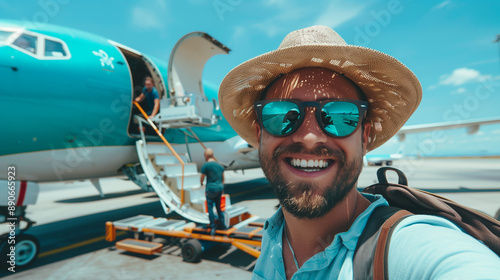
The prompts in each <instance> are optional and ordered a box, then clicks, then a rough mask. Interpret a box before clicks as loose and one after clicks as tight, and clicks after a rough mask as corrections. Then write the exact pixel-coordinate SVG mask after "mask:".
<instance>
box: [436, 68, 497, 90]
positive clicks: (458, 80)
mask: <svg viewBox="0 0 500 280" xmlns="http://www.w3.org/2000/svg"><path fill="white" fill-rule="evenodd" d="M487 78H489V76H486V75H481V73H479V71H477V70H474V69H470V68H458V69H455V70H453V72H452V73H451V75H448V74H446V75H443V76H441V78H440V81H439V84H441V85H453V86H459V85H463V84H465V83H468V82H473V81H484V80H485V79H487Z"/></svg>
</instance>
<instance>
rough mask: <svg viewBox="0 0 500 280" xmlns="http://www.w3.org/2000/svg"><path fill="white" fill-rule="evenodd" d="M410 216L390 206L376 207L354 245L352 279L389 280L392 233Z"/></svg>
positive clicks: (408, 213) (407, 212)
mask: <svg viewBox="0 0 500 280" xmlns="http://www.w3.org/2000/svg"><path fill="white" fill-rule="evenodd" d="M411 214H412V213H411V212H409V211H406V210H403V209H400V208H397V207H392V206H381V207H377V208H376V209H375V210H374V211H373V213H372V214H371V216H370V218H369V219H368V222H367V224H366V226H365V228H364V230H363V232H362V233H361V235H360V236H359V239H358V243H357V245H356V250H355V252H354V257H353V273H354V275H353V276H354V278H353V279H355V280H357V279H363V280H364V279H374V280H382V279H389V275H388V274H387V256H388V249H389V243H390V238H391V235H392V231H393V230H394V228H396V226H397V224H398V223H399V222H400V221H402V220H403V219H404V218H405V217H407V216H408V215H411Z"/></svg>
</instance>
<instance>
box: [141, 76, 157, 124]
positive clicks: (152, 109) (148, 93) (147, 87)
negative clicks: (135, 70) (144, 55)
mask: <svg viewBox="0 0 500 280" xmlns="http://www.w3.org/2000/svg"><path fill="white" fill-rule="evenodd" d="M144 98H146V101H147V103H148V111H146V113H147V114H148V116H149V118H150V119H152V118H153V117H154V116H156V114H158V111H159V109H160V96H159V95H158V91H157V90H156V88H155V87H154V83H153V78H151V77H146V78H145V79H144V88H143V89H142V93H141V95H139V96H138V97H137V98H136V99H135V101H137V102H141V101H143V100H144Z"/></svg>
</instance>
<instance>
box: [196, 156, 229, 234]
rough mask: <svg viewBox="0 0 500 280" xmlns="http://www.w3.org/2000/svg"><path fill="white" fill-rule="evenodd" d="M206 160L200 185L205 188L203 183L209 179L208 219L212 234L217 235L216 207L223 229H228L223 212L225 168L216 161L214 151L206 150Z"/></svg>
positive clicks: (206, 190) (206, 192) (207, 188)
mask: <svg viewBox="0 0 500 280" xmlns="http://www.w3.org/2000/svg"><path fill="white" fill-rule="evenodd" d="M205 160H206V163H205V164H203V166H202V167H201V178H200V184H201V186H202V187H203V182H204V181H205V177H207V184H206V186H205V194H206V198H207V208H208V218H209V219H210V234H211V235H215V229H216V225H215V214H214V205H215V208H216V209H217V215H218V220H219V224H220V225H221V228H222V229H225V228H226V225H225V223H224V212H222V208H221V198H222V194H223V193H224V167H223V166H222V165H221V164H220V163H218V162H217V161H216V160H215V157H214V151H213V150H212V149H210V148H207V149H206V150H205Z"/></svg>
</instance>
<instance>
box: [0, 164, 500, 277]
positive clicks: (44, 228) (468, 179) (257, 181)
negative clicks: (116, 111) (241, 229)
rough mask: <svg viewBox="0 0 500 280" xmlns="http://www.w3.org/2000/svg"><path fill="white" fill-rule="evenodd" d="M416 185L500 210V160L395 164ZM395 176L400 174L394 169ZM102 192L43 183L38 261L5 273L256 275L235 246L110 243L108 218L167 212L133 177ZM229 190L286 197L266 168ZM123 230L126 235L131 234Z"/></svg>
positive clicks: (252, 203) (246, 200) (78, 184)
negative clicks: (185, 250) (148, 249)
mask: <svg viewBox="0 0 500 280" xmlns="http://www.w3.org/2000/svg"><path fill="white" fill-rule="evenodd" d="M394 167H397V168H400V169H402V170H403V171H404V172H405V173H406V175H407V177H408V182H409V185H410V186H412V187H416V188H421V189H425V190H428V191H431V192H435V193H438V194H439V195H441V196H445V197H447V198H450V199H452V200H455V201H457V202H459V203H462V204H464V205H466V206H469V207H471V208H475V209H478V210H479V211H482V212H484V213H486V214H488V215H490V216H497V215H499V209H500V159H499V158H491V159H488V158H481V159H479V158H477V159H457V158H453V159H429V158H425V159H411V160H406V159H403V160H400V161H396V162H394ZM377 169H378V167H374V166H368V167H365V168H364V169H363V172H362V173H361V176H360V179H359V181H358V188H362V187H365V186H368V185H370V184H372V183H374V182H376V180H377V179H376V170H377ZM389 179H390V180H393V181H396V180H397V179H396V178H395V177H394V176H392V175H390V176H389ZM101 186H102V188H103V191H104V193H105V197H104V198H102V197H100V196H99V195H98V193H97V190H96V189H95V188H94V187H93V186H92V184H91V183H90V182H89V181H75V182H53V183H43V184H40V194H39V197H38V202H37V204H36V205H32V206H29V207H28V214H27V216H28V217H29V218H30V219H32V220H34V221H36V222H37V224H36V225H35V226H33V227H32V228H31V229H30V230H29V232H28V233H30V234H32V235H35V236H37V237H38V239H39V240H40V244H41V253H40V255H39V258H38V259H37V260H36V261H35V263H34V264H33V265H32V266H30V267H28V268H26V269H24V270H21V271H16V272H14V273H12V272H6V271H1V272H0V277H5V279H30V280H31V279H138V278H140V279H179V278H182V279H250V278H251V272H252V269H253V267H254V265H255V262H256V259H255V258H254V257H252V256H250V255H248V254H246V253H244V252H242V251H240V250H238V249H236V248H234V247H229V248H228V247H216V248H214V249H211V250H209V251H207V252H204V253H203V255H202V260H201V261H200V262H198V263H194V264H193V263H187V262H184V261H183V260H182V257H181V250H180V248H178V247H175V246H172V247H168V246H167V247H166V248H165V250H164V251H163V252H162V253H159V254H156V255H153V256H143V255H139V254H134V253H129V252H125V251H122V250H119V249H116V248H115V247H114V244H113V243H109V242H106V241H104V225H105V222H106V221H116V220H119V219H123V218H127V217H131V216H135V215H138V214H146V215H152V216H155V217H161V216H165V214H164V212H163V209H162V207H161V205H160V203H159V200H158V197H157V196H156V194H155V193H152V192H149V193H148V192H143V191H142V190H140V189H139V188H138V187H137V186H136V185H135V184H133V183H132V182H130V181H128V180H125V178H121V177H116V178H104V179H101ZM225 191H226V193H228V194H230V195H231V201H232V203H233V204H235V205H242V206H246V207H248V209H249V210H250V212H251V213H252V214H255V215H258V216H260V217H263V218H268V217H270V216H271V215H272V214H273V213H274V211H275V210H276V206H277V205H278V200H277V199H276V198H274V194H273V191H272V189H271V187H270V186H269V184H268V182H267V180H266V179H265V178H264V175H263V172H262V170H261V169H250V170H245V171H244V173H242V172H241V171H238V172H233V171H228V172H226V186H225ZM125 237H126V236H125V235H120V236H118V238H125Z"/></svg>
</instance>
